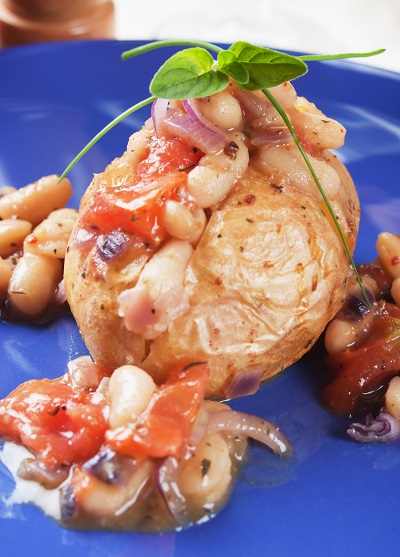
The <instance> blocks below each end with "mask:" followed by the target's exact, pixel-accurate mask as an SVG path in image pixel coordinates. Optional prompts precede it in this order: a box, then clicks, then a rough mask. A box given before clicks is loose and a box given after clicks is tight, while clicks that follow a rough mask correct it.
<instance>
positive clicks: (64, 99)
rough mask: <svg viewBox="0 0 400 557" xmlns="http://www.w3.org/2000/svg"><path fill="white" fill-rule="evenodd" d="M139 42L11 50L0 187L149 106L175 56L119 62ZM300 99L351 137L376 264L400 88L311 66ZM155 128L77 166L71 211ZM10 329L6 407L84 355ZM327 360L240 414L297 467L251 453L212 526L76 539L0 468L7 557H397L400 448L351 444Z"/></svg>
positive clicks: (363, 235)
mask: <svg viewBox="0 0 400 557" xmlns="http://www.w3.org/2000/svg"><path fill="white" fill-rule="evenodd" d="M136 44H137V43H133V42H116V41H111V42H109V41H105V42H102V41H101V42H82V43H80V42H74V43H67V44H63V43H60V44H51V45H37V46H30V47H22V48H15V49H10V50H3V51H1V52H0V75H1V88H0V130H1V135H0V143H1V149H0V183H1V184H10V185H14V186H18V187H19V186H23V185H25V184H26V183H29V182H31V181H33V180H35V179H37V178H38V177H40V176H42V175H45V174H51V173H60V172H61V171H62V170H63V169H64V167H65V166H66V165H67V163H69V162H70V160H71V159H72V158H73V156H74V155H75V154H76V153H77V152H78V151H79V150H80V149H81V148H82V147H83V145H85V144H86V142H87V141H88V140H89V139H90V138H91V137H92V136H93V135H95V133H97V132H98V131H99V130H100V129H101V128H102V127H103V126H104V125H105V124H106V123H108V122H109V121H110V120H111V119H113V118H114V117H115V116H116V115H117V114H119V113H120V112H122V111H123V110H125V109H126V108H128V107H129V106H131V105H133V104H134V103H136V102H138V101H139V100H141V99H143V98H145V97H147V96H148V89H147V84H148V83H149V80H150V78H151V77H152V75H153V74H154V72H155V70H156V69H157V68H158V67H159V65H160V63H161V62H162V60H164V59H165V56H166V54H167V53H166V52H161V51H154V52H152V53H149V54H147V55H144V56H143V57H141V58H139V59H135V60H130V61H127V62H122V61H121V60H120V54H121V53H122V52H123V51H124V50H127V49H128V48H132V47H133V46H136ZM296 87H297V90H298V92H299V94H302V95H304V96H306V97H308V98H309V99H310V100H312V101H314V102H315V103H316V104H317V105H318V106H319V107H320V108H321V109H322V110H324V111H326V113H327V114H328V115H329V116H331V117H333V118H336V119H338V120H339V121H340V122H342V123H343V124H344V125H345V126H346V127H347V129H348V135H347V142H346V146H345V147H344V148H343V149H341V151H340V153H341V155H340V156H341V157H342V158H343V160H344V161H345V162H346V164H347V165H348V168H349V170H350V171H351V173H352V175H353V177H354V180H355V182H356V184H357V187H358V191H359V194H360V197H361V204H362V208H363V213H362V222H361V231H360V241H359V244H358V247H357V252H356V259H357V262H359V263H361V262H363V261H367V260H371V259H373V258H374V257H375V241H376V236H377V234H378V233H379V232H380V231H382V230H387V231H390V232H395V233H400V220H399V213H400V191H399V187H398V179H399V176H400V103H399V100H400V77H399V76H398V75H397V74H392V73H389V72H385V71H381V70H376V69H370V68H367V67H365V66H362V65H358V64H353V63H350V62H330V63H317V62H311V63H310V71H309V73H308V74H307V75H306V76H305V77H304V78H301V79H300V80H299V81H298V82H296ZM147 117H148V110H142V111H141V112H139V113H137V114H136V115H134V116H132V117H130V118H128V119H127V120H125V121H124V123H122V124H120V125H119V126H118V127H117V128H114V130H113V131H112V132H110V133H109V134H108V135H107V136H106V137H105V138H104V139H103V140H101V141H100V142H99V143H98V144H97V145H96V146H95V147H94V148H93V149H92V150H91V151H90V152H89V153H88V154H87V156H86V157H85V158H84V159H83V160H82V161H81V162H80V163H79V165H78V166H77V167H75V169H74V170H73V171H72V172H71V175H70V178H71V180H72V183H73V185H74V188H75V191H76V193H75V196H74V198H73V199H72V201H71V205H72V206H77V205H78V202H79V197H80V195H81V194H82V192H83V191H84V190H85V188H86V186H87V185H88V183H89V181H90V179H91V176H92V174H93V172H98V171H101V170H102V169H103V168H104V167H105V165H106V164H107V163H108V162H109V161H110V160H111V159H112V158H113V157H115V156H117V155H119V154H121V153H122V152H123V151H124V149H125V146H126V142H127V138H128V136H129V135H130V134H131V133H132V131H133V130H135V129H137V128H139V127H140V126H141V125H142V122H143V121H144V120H145V119H146V118H147ZM0 328H1V333H0V334H1V346H0V361H1V371H0V397H4V396H5V395H7V394H8V393H9V391H10V390H11V389H13V388H14V387H16V386H17V385H18V384H19V383H20V382H21V381H26V380H28V379H31V378H34V377H56V376H59V375H61V374H62V373H64V371H65V369H66V364H67V362H68V361H69V360H70V359H72V358H74V357H76V356H78V355H80V354H83V353H86V349H85V347H84V345H83V343H82V340H81V337H80V335H79V332H78V330H77V328H76V325H75V323H74V322H73V320H72V319H71V318H63V319H59V320H57V321H56V322H53V323H50V324H48V325H46V326H43V327H31V326H17V325H14V324H6V323H1V324H0ZM317 352H318V348H317V349H315V350H313V351H312V354H311V355H309V356H307V357H306V358H305V359H304V360H303V361H302V362H301V363H299V364H297V365H295V366H293V367H291V368H290V369H289V370H287V371H286V372H285V373H283V374H282V375H280V376H279V377H278V378H277V379H275V380H273V381H271V382H270V383H268V384H267V385H266V386H265V387H264V388H262V389H261V390H260V391H259V392H258V393H257V394H256V395H254V396H252V397H248V398H245V399H243V400H240V401H237V402H235V404H234V406H235V407H236V408H238V409H240V410H244V411H247V412H251V413H254V414H258V415H261V416H264V417H266V418H267V419H270V420H272V421H274V422H276V423H277V424H279V425H280V426H281V427H282V429H283V431H284V432H285V433H286V434H287V435H288V437H289V439H290V440H291V441H292V443H293V445H294V448H295V451H296V460H295V461H293V462H287V461H285V460H280V459H277V458H274V457H271V456H270V455H269V453H267V452H266V451H264V450H262V449H259V448H253V449H252V451H251V455H250V459H249V462H248V464H247V466H246V468H245V470H244V472H243V474H242V478H241V479H240V481H239V482H238V484H237V485H236V487H235V489H234V492H233V495H232V498H231V500H230V502H229V504H228V505H227V507H226V508H225V509H224V510H223V511H222V512H221V514H220V515H219V516H218V517H217V518H215V519H214V520H212V521H210V522H208V523H206V524H203V525H201V526H197V527H194V528H192V529H189V530H187V531H184V532H181V533H168V534H165V535H159V536H158V535H157V536H155V535H142V534H119V533H112V532H75V531H69V530H65V529H63V528H61V527H59V526H58V525H57V524H55V523H54V522H52V520H51V519H49V518H46V517H45V516H44V515H43V514H42V512H41V511H40V510H38V509H36V508H34V507H31V506H17V507H13V508H9V507H7V505H6V504H5V503H4V500H5V498H6V497H7V496H8V495H9V494H10V493H11V491H12V489H13V482H12V479H11V478H10V475H9V474H8V472H7V471H6V470H5V468H4V467H1V468H0V499H1V502H0V534H1V536H0V539H1V542H0V543H1V554H2V555H7V557H12V556H17V555H18V556H20V555H25V554H27V553H29V554H30V555H35V556H36V555H40V556H41V557H50V556H51V557H54V556H55V555H57V557H67V556H68V557H70V555H71V554H72V555H74V557H81V556H82V557H83V556H85V557H90V556H96V557H123V556H125V555H132V556H133V555H134V556H135V557H142V556H143V557H144V556H145V557H197V556H203V555H207V556H208V557H212V556H214V555H215V556H218V557H220V556H221V555H222V554H225V555H229V556H231V557H236V556H244V555H249V556H251V557H256V556H262V557H271V556H281V555H282V556H285V557H291V556H299V555H307V556H314V555H318V556H321V555H322V556H324V557H327V556H346V557H347V556H361V555H363V556H370V555H371V556H372V555H374V556H375V555H377V554H380V555H385V557H390V556H396V557H398V555H399V549H398V543H399V541H398V536H399V535H398V528H399V525H400V518H399V517H400V497H399V491H398V486H397V488H396V485H397V484H396V482H397V481H398V479H397V480H396V478H399V476H398V474H400V446H399V445H398V444H397V445H396V444H394V445H388V446H385V445H383V446H382V445H378V446H363V445H358V444H356V443H354V442H352V441H351V440H349V439H348V438H346V434H345V429H346V424H347V420H346V419H343V418H338V417H335V416H332V415H330V414H329V413H327V412H326V411H325V410H324V409H323V408H322V407H321V406H320V404H319V402H318V388H319V384H320V371H319V369H318V366H317V364H316V361H317ZM378 552H379V553H378Z"/></svg>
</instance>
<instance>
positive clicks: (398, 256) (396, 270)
mask: <svg viewBox="0 0 400 557" xmlns="http://www.w3.org/2000/svg"><path fill="white" fill-rule="evenodd" d="M376 250H377V252H378V256H379V259H380V261H381V263H382V266H383V268H384V270H385V271H386V272H387V273H388V275H389V276H390V278H391V279H393V280H394V279H396V278H398V277H400V236H398V235H397V234H390V233H389V232H382V233H381V234H379V236H378V239H377V242H376Z"/></svg>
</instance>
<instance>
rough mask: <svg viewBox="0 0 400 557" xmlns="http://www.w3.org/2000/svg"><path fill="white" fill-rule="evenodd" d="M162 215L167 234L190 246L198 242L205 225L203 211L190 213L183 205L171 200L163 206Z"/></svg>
mask: <svg viewBox="0 0 400 557" xmlns="http://www.w3.org/2000/svg"><path fill="white" fill-rule="evenodd" d="M162 214H163V216H162V218H163V222H164V226H165V228H166V230H167V232H168V234H170V235H171V236H173V237H174V238H178V239H179V240H187V241H188V242H190V243H191V244H196V243H197V242H198V241H199V240H200V238H201V236H202V234H203V232H204V229H205V227H206V224H207V217H206V215H205V213H204V211H203V209H200V208H198V209H197V211H191V210H190V209H189V207H187V206H186V205H184V204H183V203H179V201H173V200H172V199H169V200H168V201H167V202H166V203H165V205H163V211H162Z"/></svg>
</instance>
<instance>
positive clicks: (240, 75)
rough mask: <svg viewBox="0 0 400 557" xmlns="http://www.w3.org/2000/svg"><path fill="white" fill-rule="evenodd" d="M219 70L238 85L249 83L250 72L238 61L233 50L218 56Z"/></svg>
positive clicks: (224, 51) (225, 51)
mask: <svg viewBox="0 0 400 557" xmlns="http://www.w3.org/2000/svg"><path fill="white" fill-rule="evenodd" d="M218 69H219V70H220V71H221V72H224V73H226V74H227V75H229V77H231V78H232V79H233V80H234V81H235V82H236V83H237V84H238V85H243V84H245V83H248V82H249V72H248V71H247V70H246V68H245V67H244V66H243V64H241V63H240V62H238V61H237V59H236V55H235V53H234V52H232V50H223V51H222V52H220V53H219V54H218Z"/></svg>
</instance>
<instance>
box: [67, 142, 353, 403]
mask: <svg viewBox="0 0 400 557" xmlns="http://www.w3.org/2000/svg"><path fill="white" fill-rule="evenodd" d="M324 158H325V160H326V161H327V162H328V164H329V165H331V166H332V167H334V168H335V169H336V171H337V172H338V173H339V176H340V178H341V181H342V186H341V188H340V190H339V193H338V194H337V195H336V196H335V197H334V198H332V199H331V203H332V205H333V208H334V210H335V214H336V215H337V217H338V220H339V222H340V224H341V226H342V229H343V231H344V234H345V236H346V238H347V241H348V243H349V246H350V248H351V249H354V246H355V241H356V237H357V229H358V222H359V204H358V198H357V194H356V192H355V189H354V185H353V182H352V180H351V178H350V176H349V175H348V173H347V171H346V169H345V168H344V166H343V165H342V163H340V161H338V159H337V158H336V157H334V156H333V155H332V154H330V153H328V152H324ZM121 160H122V159H117V160H116V161H114V162H113V163H112V164H111V165H110V166H109V167H108V169H107V170H106V173H105V174H107V181H108V182H109V183H111V182H112V181H113V180H111V179H110V177H109V176H110V174H111V175H112V174H113V172H115V173H118V172H120V169H121V165H122V166H123V164H122V163H121ZM119 179H120V178H119ZM101 184H103V186H104V180H103V181H102V178H101V175H100V177H99V176H98V177H96V178H95V182H94V183H93V184H92V186H91V187H90V188H89V191H88V194H87V196H86V197H85V198H84V200H83V206H84V207H87V206H88V204H89V203H90V198H91V197H92V195H93V193H94V192H95V191H96V190H97V189H98V187H99V185H101ZM100 187H101V186H100ZM150 257H151V252H149V253H142V254H141V256H140V257H138V258H137V257H136V256H135V257H133V258H132V257H131V256H130V255H129V254H128V255H125V256H124V258H123V259H121V260H120V261H118V262H117V264H114V265H113V266H109V267H107V266H105V265H103V267H102V266H101V265H99V264H98V262H97V264H95V254H94V249H91V250H83V249H82V250H76V249H71V250H69V253H68V254H67V257H66V264H65V285H66V292H67V297H68V300H69V303H70V306H71V309H72V312H73V314H74V316H75V318H76V320H77V323H78V326H79V328H80V331H81V333H82V336H83V338H84V341H85V342H86V344H87V347H88V349H89V351H90V353H91V354H92V357H93V358H94V359H95V360H96V361H97V362H99V363H102V364H104V365H106V366H108V367H110V368H112V369H114V368H116V367H117V366H120V365H122V364H125V363H133V364H135V365H139V366H141V367H142V368H143V369H145V370H147V371H148V372H149V373H150V374H151V375H152V376H153V377H154V378H155V380H156V381H158V382H161V381H163V380H164V379H165V378H166V374H167V372H168V369H169V367H170V365H172V364H173V363H174V362H175V361H176V359H177V358H181V359H184V360H188V359H189V360H191V361H208V364H209V367H210V380H209V385H208V396H209V397H223V396H224V393H225V390H226V389H227V387H228V386H229V384H230V382H231V381H232V379H233V378H234V377H235V376H236V375H237V374H240V373H241V372H244V371H247V370H258V371H260V372H262V377H263V380H265V379H268V378H270V377H272V376H273V375H275V374H277V373H278V372H279V371H281V370H283V369H285V368H286V367H288V366H289V365H290V364H292V363H294V362H295V361H297V360H298V359H299V358H301V356H302V355H303V354H304V353H305V352H307V351H308V350H309V349H310V348H311V346H312V345H313V344H314V343H315V341H316V340H317V339H318V337H319V336H320V335H321V333H322V332H323V330H324V328H325V327H326V325H327V323H328V322H329V321H330V320H331V319H332V318H333V317H334V315H335V314H336V312H337V311H338V309H339V308H340V306H341V304H342V303H343V299H344V296H345V290H346V281H347V279H348V277H349V276H350V275H351V274H352V270H351V266H350V263H349V260H348V258H347V255H346V253H345V250H344V248H343V245H342V243H341V241H340V239H339V237H338V234H337V231H336V229H335V228H334V226H332V223H331V222H330V217H328V216H327V213H326V209H325V208H324V206H323V203H322V201H321V200H319V199H318V196H314V195H307V194H304V193H299V191H297V190H296V188H295V187H291V186H290V184H287V183H282V184H279V183H278V184H277V183H276V182H273V181H272V180H271V176H268V175H265V174H261V173H259V172H258V171H257V170H255V169H254V168H253V167H252V166H251V165H250V166H249V168H248V170H247V171H246V173H245V175H244V177H243V178H242V179H241V180H239V181H238V182H237V184H236V185H235V186H234V188H233V189H232V190H231V192H230V193H229V195H228V196H227V197H226V198H225V199H224V200H223V202H221V203H220V204H219V206H218V208H216V210H214V212H213V213H212V215H211V217H210V220H209V222H208V225H207V227H206V230H205V233H204V235H203V237H202V239H201V241H200V243H199V244H198V246H197V247H196V249H195V251H194V254H193V257H192V259H191V261H190V263H189V266H188V268H187V271H186V276H185V288H186V290H187V292H188V293H189V296H190V298H189V299H190V306H191V309H190V311H189V312H187V313H185V314H184V315H182V316H180V317H178V318H177V319H176V320H175V321H173V322H172V323H171V324H170V326H169V328H168V330H167V331H165V332H164V333H162V334H161V335H160V336H158V337H157V338H155V339H154V340H151V341H144V340H143V339H142V338H141V337H139V336H138V335H136V334H134V333H132V332H130V331H128V330H127V329H126V327H125V325H124V322H123V319H122V318H121V317H119V316H118V313H117V302H116V298H117V296H118V294H119V293H120V292H121V291H123V290H125V289H127V288H131V287H133V286H134V285H135V284H136V282H137V280H138V277H139V275H140V271H141V269H142V268H143V266H144V264H145V263H146V261H147V260H148V259H149V258H150Z"/></svg>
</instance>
